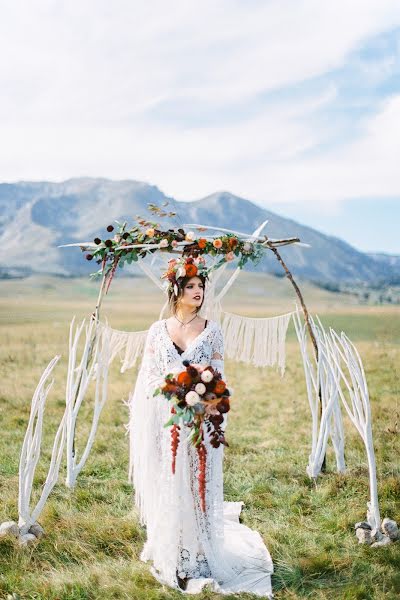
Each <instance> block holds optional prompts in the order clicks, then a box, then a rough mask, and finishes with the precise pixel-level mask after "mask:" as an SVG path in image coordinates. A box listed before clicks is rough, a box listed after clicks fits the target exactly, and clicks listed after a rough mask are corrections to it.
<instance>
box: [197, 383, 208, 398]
mask: <svg viewBox="0 0 400 600" xmlns="http://www.w3.org/2000/svg"><path fill="white" fill-rule="evenodd" d="M194 389H195V391H196V392H197V393H198V394H200V396H202V395H203V394H204V393H205V391H206V386H205V385H204V383H197V384H196V386H195V388H194Z"/></svg>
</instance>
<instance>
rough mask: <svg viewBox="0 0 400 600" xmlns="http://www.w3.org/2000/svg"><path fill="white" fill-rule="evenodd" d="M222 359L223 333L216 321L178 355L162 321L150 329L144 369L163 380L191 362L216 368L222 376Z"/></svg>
mask: <svg viewBox="0 0 400 600" xmlns="http://www.w3.org/2000/svg"><path fill="white" fill-rule="evenodd" d="M223 355H224V342H223V336H222V331H221V327H220V325H219V324H218V323H217V322H216V321H208V323H207V327H205V329H203V331H201V332H200V333H199V335H198V336H197V337H196V338H194V340H192V341H191V342H190V344H189V345H188V347H187V348H186V350H185V351H184V352H183V353H182V354H179V353H178V351H177V349H176V347H175V346H174V343H173V341H172V339H171V337H170V335H169V333H168V329H167V324H166V319H162V320H160V321H156V322H155V323H153V324H152V325H151V327H150V329H149V333H148V337H147V342H146V347H145V352H144V360H145V361H146V362H145V365H144V367H146V368H147V369H150V370H151V371H152V374H153V375H156V374H157V375H158V376H164V375H166V374H167V373H168V372H169V371H171V370H174V369H178V368H180V367H182V368H183V365H182V362H183V361H184V360H189V361H190V362H192V363H197V364H205V365H209V364H213V366H215V368H218V370H219V371H220V372H221V370H223V361H222V360H221V359H222V357H223Z"/></svg>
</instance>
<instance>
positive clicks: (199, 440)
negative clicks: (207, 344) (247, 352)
mask: <svg viewBox="0 0 400 600" xmlns="http://www.w3.org/2000/svg"><path fill="white" fill-rule="evenodd" d="M183 365H184V366H185V367H186V369H185V370H184V371H182V372H180V373H177V374H174V373H169V374H168V375H167V376H166V377H165V382H164V384H163V385H162V386H161V387H159V388H157V389H156V390H155V392H154V396H156V395H158V394H163V395H164V396H165V397H166V398H167V399H168V401H169V402H170V403H171V418H170V419H169V420H168V421H167V423H165V424H164V427H171V450H172V473H173V474H175V463H176V455H177V451H178V446H179V432H180V428H181V426H186V427H189V428H190V429H191V432H190V434H189V437H188V440H189V442H190V443H192V444H193V445H194V446H195V447H196V449H197V454H198V457H199V476H198V479H199V493H200V501H201V502H200V503H201V508H202V510H203V512H204V511H205V492H206V486H205V483H206V454H207V451H206V447H205V444H204V429H203V426H205V427H207V432H208V433H209V435H210V443H211V445H212V446H213V447H214V448H218V447H219V446H220V445H221V444H223V445H224V446H228V443H227V441H226V439H225V435H224V431H223V429H222V428H221V425H222V423H223V420H224V417H223V415H224V413H227V412H228V411H229V409H230V402H229V399H230V395H231V394H230V392H229V390H228V388H227V387H226V383H225V381H223V379H222V376H221V374H220V373H219V372H218V371H217V370H215V369H213V367H211V366H209V367H206V368H205V369H204V370H203V371H200V370H198V369H197V368H196V367H194V366H193V365H191V364H190V362H189V361H187V360H186V361H183Z"/></svg>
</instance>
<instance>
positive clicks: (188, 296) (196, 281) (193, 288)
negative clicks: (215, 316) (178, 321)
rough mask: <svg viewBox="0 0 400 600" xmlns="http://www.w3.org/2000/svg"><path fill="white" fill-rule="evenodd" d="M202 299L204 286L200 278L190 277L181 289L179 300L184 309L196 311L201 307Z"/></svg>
mask: <svg viewBox="0 0 400 600" xmlns="http://www.w3.org/2000/svg"><path fill="white" fill-rule="evenodd" d="M203 297H204V285H203V282H202V280H201V279H200V277H191V278H190V279H189V281H188V282H187V283H186V285H185V287H184V288H183V294H182V296H181V298H180V301H181V304H182V305H183V306H185V307H188V308H189V307H190V308H193V309H198V308H200V306H201V305H202V302H203Z"/></svg>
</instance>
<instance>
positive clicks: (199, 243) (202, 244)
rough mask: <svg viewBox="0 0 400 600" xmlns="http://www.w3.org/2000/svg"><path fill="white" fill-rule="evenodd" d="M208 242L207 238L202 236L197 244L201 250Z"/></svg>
mask: <svg viewBox="0 0 400 600" xmlns="http://www.w3.org/2000/svg"><path fill="white" fill-rule="evenodd" d="M206 244H207V240H206V239H205V238H200V239H199V240H198V242H197V245H198V247H199V248H201V250H203V249H204V248H205V247H206Z"/></svg>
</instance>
